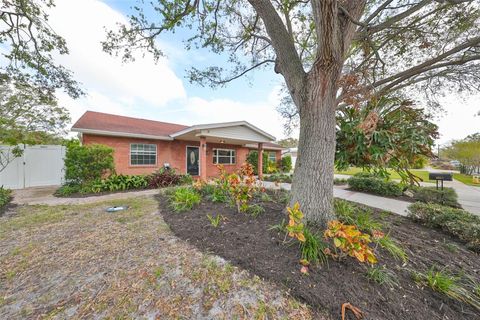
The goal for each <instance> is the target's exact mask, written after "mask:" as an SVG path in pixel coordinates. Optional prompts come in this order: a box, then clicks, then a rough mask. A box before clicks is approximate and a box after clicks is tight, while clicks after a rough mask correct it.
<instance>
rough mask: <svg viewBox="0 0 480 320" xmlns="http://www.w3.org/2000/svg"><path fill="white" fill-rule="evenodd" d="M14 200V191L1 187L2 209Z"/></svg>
mask: <svg viewBox="0 0 480 320" xmlns="http://www.w3.org/2000/svg"><path fill="white" fill-rule="evenodd" d="M10 200H12V190H10V189H6V188H4V187H3V186H0V209H2V208H3V207H4V206H6V205H7V204H8V203H9V202H10Z"/></svg>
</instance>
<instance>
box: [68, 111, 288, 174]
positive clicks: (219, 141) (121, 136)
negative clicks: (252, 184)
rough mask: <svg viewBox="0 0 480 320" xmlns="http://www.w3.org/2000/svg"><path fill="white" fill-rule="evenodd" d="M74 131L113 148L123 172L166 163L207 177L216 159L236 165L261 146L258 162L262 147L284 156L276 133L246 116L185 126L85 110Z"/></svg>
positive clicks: (149, 170) (83, 138) (274, 156)
mask: <svg viewBox="0 0 480 320" xmlns="http://www.w3.org/2000/svg"><path fill="white" fill-rule="evenodd" d="M72 131H74V132H78V133H79V137H80V140H81V142H82V143H83V144H93V143H99V144H103V145H107V146H109V147H112V148H113V149H114V159H115V169H116V171H117V173H119V174H148V173H152V172H154V171H156V170H158V169H159V168H161V167H164V166H168V167H171V168H175V169H176V170H178V171H179V172H181V173H189V174H190V175H192V176H196V177H199V178H201V179H206V178H208V177H214V176H216V175H218V169H217V164H223V165H224V166H225V169H226V171H227V172H233V171H235V170H237V169H238V168H240V166H241V165H242V164H243V163H244V162H245V161H246V159H247V155H248V153H249V152H250V151H252V150H258V151H259V159H258V161H259V164H261V163H262V157H261V156H260V155H261V154H262V153H263V152H268V156H269V159H270V160H272V161H278V160H280V159H281V152H282V147H281V146H279V145H277V144H275V143H273V142H272V141H274V140H275V137H274V136H272V135H270V134H268V133H267V132H265V131H263V130H261V129H259V128H257V127H256V126H254V125H252V124H250V123H248V122H246V121H235V122H223V123H211V124H199V125H194V126H184V125H180V124H174V123H167V122H160V121H153V120H146V119H138V118H131V117H124V116H119V115H113V114H107V113H101V112H93V111H87V112H85V113H84V114H83V115H82V117H80V119H79V120H78V121H77V122H76V123H75V124H74V125H73V127H72ZM259 168H262V166H261V165H259ZM259 176H260V177H261V176H262V172H261V169H260V172H259Z"/></svg>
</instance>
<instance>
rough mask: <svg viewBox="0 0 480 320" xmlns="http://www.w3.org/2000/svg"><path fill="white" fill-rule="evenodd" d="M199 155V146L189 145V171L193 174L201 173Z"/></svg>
mask: <svg viewBox="0 0 480 320" xmlns="http://www.w3.org/2000/svg"><path fill="white" fill-rule="evenodd" d="M198 156H199V149H198V147H187V173H188V174H189V175H191V176H199V175H200V172H199V171H200V170H199V165H198V164H199V162H198Z"/></svg>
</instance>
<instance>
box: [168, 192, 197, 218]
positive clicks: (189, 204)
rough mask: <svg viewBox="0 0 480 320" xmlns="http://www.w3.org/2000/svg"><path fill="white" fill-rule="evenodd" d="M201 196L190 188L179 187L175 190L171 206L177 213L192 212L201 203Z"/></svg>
mask: <svg viewBox="0 0 480 320" xmlns="http://www.w3.org/2000/svg"><path fill="white" fill-rule="evenodd" d="M201 200H202V197H201V195H200V194H199V193H198V192H197V191H195V189H193V188H190V187H179V188H177V189H175V191H174V192H173V194H172V196H171V198H170V205H171V207H172V209H173V211H175V212H182V211H187V210H192V209H193V207H194V206H195V205H197V204H199V203H200V201H201Z"/></svg>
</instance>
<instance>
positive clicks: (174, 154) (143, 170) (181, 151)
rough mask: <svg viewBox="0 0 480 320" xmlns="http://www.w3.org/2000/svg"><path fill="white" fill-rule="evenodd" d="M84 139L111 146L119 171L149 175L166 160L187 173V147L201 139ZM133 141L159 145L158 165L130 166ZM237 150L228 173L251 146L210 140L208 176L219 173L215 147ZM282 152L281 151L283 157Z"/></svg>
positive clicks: (92, 136) (83, 139)
mask: <svg viewBox="0 0 480 320" xmlns="http://www.w3.org/2000/svg"><path fill="white" fill-rule="evenodd" d="M82 142H83V143H84V144H92V143H99V144H104V145H107V146H109V147H111V148H113V149H114V161H115V169H116V171H117V173H118V174H148V173H152V172H154V171H156V170H158V169H159V168H161V167H163V164H164V163H169V164H170V166H171V167H172V168H175V169H177V170H178V171H179V172H181V173H185V172H186V147H187V146H199V145H200V143H199V141H181V140H174V141H162V140H149V139H137V138H127V137H110V136H100V135H91V134H83V138H82ZM131 143H148V144H156V145H157V164H156V165H154V166H131V165H130V144H131ZM214 148H221V149H234V150H236V163H235V164H232V165H228V164H227V165H225V170H226V171H227V172H233V171H235V170H237V169H238V168H240V166H241V165H242V164H243V163H244V162H245V161H246V159H247V155H248V152H249V149H248V148H245V147H242V146H238V145H228V144H214V143H208V142H207V176H208V177H213V176H217V175H218V170H217V167H216V165H215V164H214V163H213V149H214ZM280 156H281V154H280V152H278V153H277V157H278V159H280Z"/></svg>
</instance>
